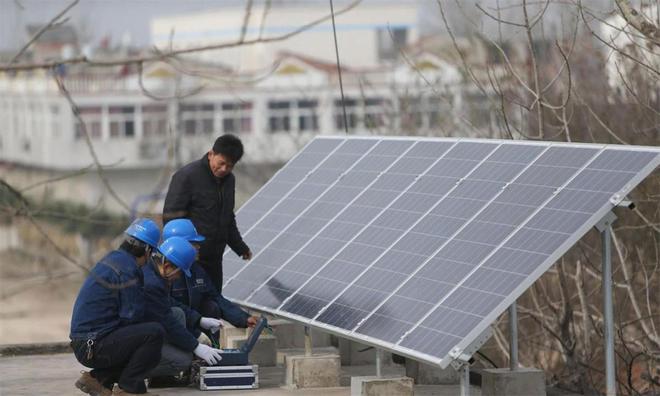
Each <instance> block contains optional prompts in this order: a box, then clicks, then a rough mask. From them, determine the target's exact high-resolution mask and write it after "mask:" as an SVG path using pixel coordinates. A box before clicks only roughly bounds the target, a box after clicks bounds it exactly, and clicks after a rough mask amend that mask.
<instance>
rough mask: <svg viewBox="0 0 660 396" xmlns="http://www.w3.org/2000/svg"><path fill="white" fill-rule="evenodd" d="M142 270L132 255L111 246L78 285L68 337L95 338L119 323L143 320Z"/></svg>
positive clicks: (116, 326)
mask: <svg viewBox="0 0 660 396" xmlns="http://www.w3.org/2000/svg"><path fill="white" fill-rule="evenodd" d="M142 286H143V278H142V271H141V270H140V268H139V267H138V265H137V262H136V260H135V257H133V256H132V255H131V254H129V253H128V252H126V251H124V250H121V249H120V250H113V251H112V252H110V253H108V254H107V255H106V256H105V257H103V258H102V259H101V260H100V261H99V262H98V263H96V265H95V266H94V268H92V270H91V271H90V273H89V275H88V276H87V278H86V279H85V281H84V282H83V284H82V286H81V287H80V292H78V297H77V298H76V302H75V304H74V306H73V315H72V316H71V332H70V334H69V338H71V340H89V339H91V340H98V339H101V338H102V337H103V336H105V335H107V334H108V333H110V332H112V331H114V330H116V329H117V328H119V327H121V326H127V325H129V324H135V323H139V322H142V321H144V303H145V302H144V293H143V289H142Z"/></svg>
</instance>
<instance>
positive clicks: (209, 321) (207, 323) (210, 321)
mask: <svg viewBox="0 0 660 396" xmlns="http://www.w3.org/2000/svg"><path fill="white" fill-rule="evenodd" d="M199 325H200V326H201V328H202V329H206V330H209V331H211V333H217V332H218V331H220V328H221V327H222V321H221V320H220V319H215V318H202V319H200V320H199Z"/></svg>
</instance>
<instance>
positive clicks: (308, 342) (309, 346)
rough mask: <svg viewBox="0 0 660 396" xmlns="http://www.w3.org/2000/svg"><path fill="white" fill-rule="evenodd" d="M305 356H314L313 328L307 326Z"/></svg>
mask: <svg viewBox="0 0 660 396" xmlns="http://www.w3.org/2000/svg"><path fill="white" fill-rule="evenodd" d="M305 356H312V330H311V329H310V328H309V326H305Z"/></svg>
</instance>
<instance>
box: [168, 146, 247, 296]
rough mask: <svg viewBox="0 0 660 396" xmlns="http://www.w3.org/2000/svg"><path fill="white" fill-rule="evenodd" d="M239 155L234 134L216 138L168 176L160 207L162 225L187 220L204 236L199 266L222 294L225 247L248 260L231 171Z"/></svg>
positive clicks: (239, 148)
mask: <svg viewBox="0 0 660 396" xmlns="http://www.w3.org/2000/svg"><path fill="white" fill-rule="evenodd" d="M242 156H243V143H242V142H241V140H240V139H239V138H237V137H236V136H234V135H231V134H226V135H222V136H220V137H218V138H217V139H216V140H215V143H214V144H213V148H211V150H209V151H208V152H207V153H206V154H205V155H204V156H203V157H202V158H201V159H199V160H196V161H193V162H191V163H189V164H188V165H186V166H184V167H183V168H181V169H179V170H178V171H177V172H176V173H174V175H173V176H172V180H171V181H170V186H169V189H168V191H167V196H166V197H165V204H164V206H163V223H164V224H167V222H168V221H170V220H172V219H177V218H189V219H190V220H191V221H192V222H193V224H194V225H195V227H196V228H197V230H199V232H200V233H202V235H204V236H205V237H206V239H205V241H203V242H200V251H199V263H200V265H201V266H202V267H203V268H204V270H205V271H206V273H207V274H208V275H209V277H210V278H211V280H212V282H213V285H214V286H215V288H216V289H218V291H219V292H222V255H223V253H224V251H225V246H226V245H229V247H230V248H231V249H232V250H233V251H234V252H235V253H236V254H238V255H239V256H240V257H242V258H243V259H244V260H250V259H251V258H252V252H251V251H250V248H249V247H248V246H247V245H246V244H245V242H244V241H243V238H242V237H241V233H240V232H239V230H238V227H237V226H236V217H235V215H234V194H235V189H236V187H235V186H236V179H235V177H234V174H233V173H232V170H233V169H234V166H235V165H236V163H237V162H238V161H239V160H240V159H241V157H242Z"/></svg>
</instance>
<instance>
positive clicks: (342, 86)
mask: <svg viewBox="0 0 660 396" xmlns="http://www.w3.org/2000/svg"><path fill="white" fill-rule="evenodd" d="M330 14H331V15H332V34H333V35H334V37H335V55H336V56H337V73H338V74H339V90H340V91H341V108H342V110H343V112H344V131H346V134H347V135H348V117H347V116H346V102H345V100H344V83H343V82H342V79H341V65H340V64H339V46H338V45H337V28H336V27H335V8H334V6H333V5H332V0H330Z"/></svg>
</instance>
